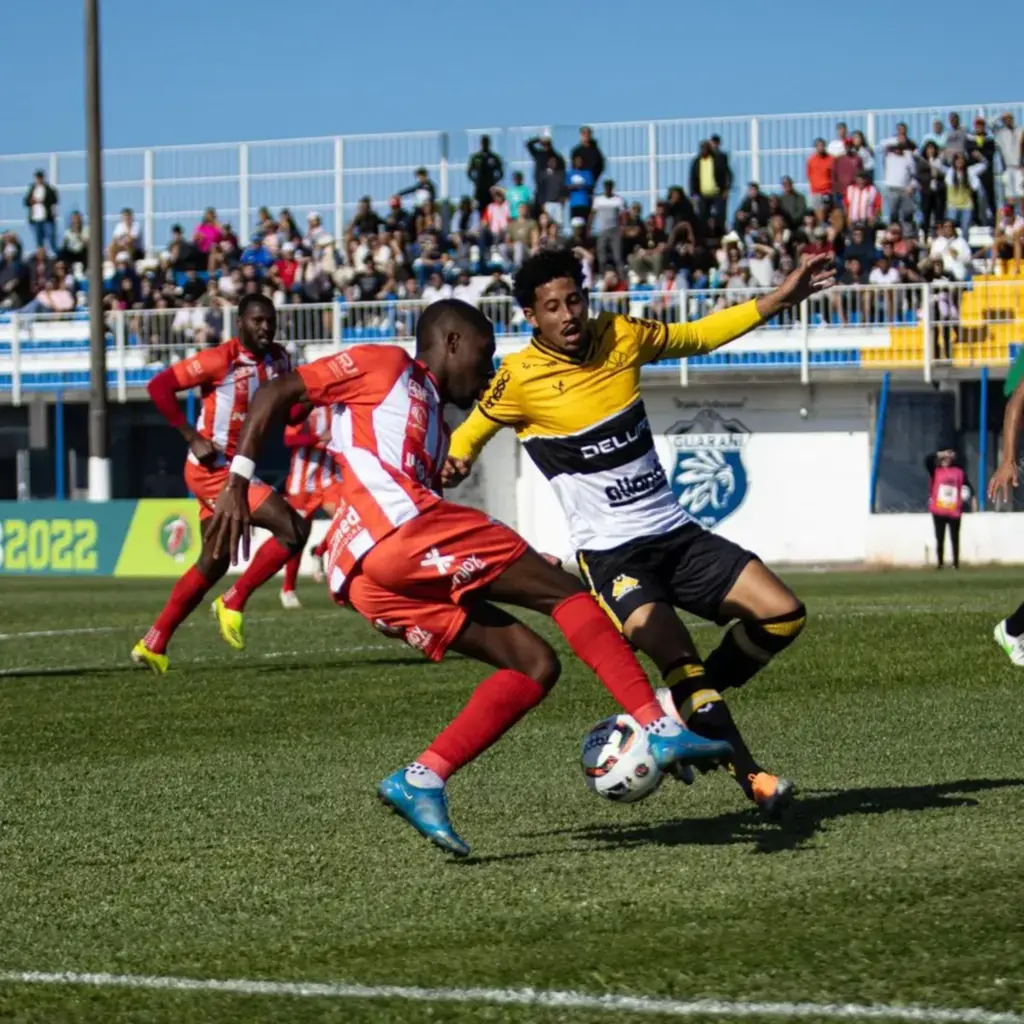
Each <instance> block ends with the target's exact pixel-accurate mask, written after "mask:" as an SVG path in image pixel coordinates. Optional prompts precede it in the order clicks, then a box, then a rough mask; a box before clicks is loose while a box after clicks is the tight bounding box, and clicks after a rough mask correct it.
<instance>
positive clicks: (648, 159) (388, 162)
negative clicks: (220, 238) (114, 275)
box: [0, 101, 1024, 253]
mask: <svg viewBox="0 0 1024 1024" xmlns="http://www.w3.org/2000/svg"><path fill="white" fill-rule="evenodd" d="M949 110H957V111H959V113H960V114H961V117H962V119H963V121H964V123H965V124H967V123H969V122H970V120H971V119H972V118H973V117H974V116H975V115H977V114H979V113H980V114H982V115H983V116H985V117H986V118H989V119H991V118H994V117H998V116H999V115H1000V114H1002V113H1003V112H1004V111H1010V112H1011V113H1013V114H1014V116H1015V117H1016V119H1017V122H1018V123H1020V122H1021V121H1024V102H1022V101H1015V102H1011V103H965V104H960V105H954V106H952V107H918V108H914V109H904V110H899V109H894V110H839V111H831V112H824V113H813V114H772V115H767V116H758V117H722V118H684V119H677V120H665V121H634V122H594V123H593V124H592V127H593V129H594V135H595V138H596V139H597V142H598V144H599V145H600V146H601V149H602V151H603V152H604V154H605V157H606V160H607V170H606V175H607V176H608V177H611V178H614V180H615V181H616V183H617V185H618V189H619V191H620V192H621V194H622V195H623V197H624V198H626V199H627V200H634V199H635V200H639V201H640V202H642V203H643V204H644V205H645V206H646V207H647V208H648V209H650V208H651V207H652V206H653V205H654V203H655V201H656V200H657V198H658V197H659V196H662V195H664V194H665V192H666V190H667V188H668V187H669V186H671V185H681V186H682V187H683V188H687V187H688V181H689V168H690V163H691V161H692V160H693V158H694V156H695V155H696V154H697V151H698V147H699V145H700V141H701V140H702V139H705V138H707V137H708V136H709V135H711V134H714V133H717V134H718V135H720V136H721V138H722V145H723V148H724V149H725V150H726V151H727V152H728V153H729V156H730V160H731V163H732V167H733V171H734V174H735V179H736V186H737V189H736V191H737V192H741V191H742V188H743V186H744V185H745V183H746V182H748V181H759V182H760V183H761V184H762V186H764V187H766V188H777V187H778V185H779V183H780V181H781V179H782V177H783V176H784V175H787V174H788V175H790V176H791V177H792V178H793V179H794V181H796V182H798V183H803V182H804V174H805V163H806V159H807V157H808V155H809V154H810V152H811V149H812V144H813V141H814V139H815V138H816V137H818V136H821V137H823V138H826V139H829V138H832V137H833V135H834V133H835V126H836V122H837V121H845V122H846V124H847V125H848V126H849V128H850V130H851V131H853V130H856V129H860V130H861V131H863V132H864V134H865V137H866V138H867V140H868V142H869V144H872V145H874V144H875V143H877V142H878V141H879V140H881V139H883V138H886V137H887V136H890V135H892V134H894V133H895V127H896V123H897V122H898V121H905V122H906V123H907V125H908V128H909V131H910V135H911V137H912V138H916V139H920V138H921V137H922V136H923V135H925V134H926V133H927V132H928V131H929V130H930V127H931V122H932V120H933V119H935V118H939V119H942V120H945V118H946V116H947V112H948V111H949ZM543 132H546V133H549V134H550V135H551V136H552V138H553V141H554V144H555V148H556V149H558V150H559V151H560V152H561V153H563V154H564V155H565V156H566V157H568V154H569V152H570V150H571V149H572V147H573V146H574V145H575V144H576V142H577V128H576V127H575V126H559V125H553V126H552V125H538V126H533V127H518V128H498V127H492V128H478V129H477V128H474V129H467V130H461V131H455V132H443V131H429V132H404V133H398V134H389V135H337V136H329V137H324V138H316V139H287V140H278V141H263V142H241V143H215V144H210V145H195V146H162V147H153V148H149V149H145V148H139V149H108V150H105V151H104V155H103V159H104V171H103V173H104V190H105V210H106V211H107V212H106V224H105V225H104V227H105V233H106V235H107V236H109V233H110V231H111V230H112V228H113V226H114V225H115V224H116V222H117V220H118V216H119V211H120V210H121V208H122V207H131V208H132V209H133V210H134V211H135V214H136V218H137V220H138V221H139V223H140V224H141V227H142V231H143V243H144V245H145V247H146V249H147V250H148V251H149V252H151V253H152V252H155V251H158V250H159V249H161V248H163V247H164V246H165V245H166V243H167V239H168V237H169V235H170V228H171V225H172V224H175V223H179V222H180V223H181V224H182V226H183V227H184V228H185V231H186V234H189V235H190V234H191V229H192V225H193V224H194V223H195V222H197V221H198V220H199V218H200V217H201V215H202V212H203V210H204V209H205V208H206V207H207V206H213V207H215V208H216V210H217V212H218V214H219V215H220V217H221V220H222V221H226V222H230V223H231V224H232V225H233V226H234V228H235V230H236V231H237V232H238V234H239V236H240V237H242V238H244V237H245V236H246V235H247V234H248V232H249V231H250V230H251V228H252V226H253V225H254V223H255V214H256V211H257V210H258V209H259V208H260V207H261V206H268V207H270V208H271V209H273V210H280V209H281V208H282V207H288V208H289V209H290V210H291V211H292V213H293V214H295V215H296V217H297V219H298V220H299V222H300V224H301V222H302V218H304V217H305V215H306V214H307V213H309V212H312V211H314V210H315V211H317V212H319V213H320V214H321V216H322V218H323V221H324V224H325V226H327V227H328V229H329V230H332V231H333V232H334V234H335V235H340V234H341V232H342V230H343V227H344V225H345V224H347V223H348V221H349V220H350V219H351V217H352V214H353V212H354V209H355V206H356V203H357V202H358V201H359V199H360V198H361V197H362V196H363V195H369V196H371V197H372V198H373V200H374V201H375V202H376V203H378V204H381V205H382V204H383V203H384V202H386V200H387V199H388V197H389V196H391V195H392V194H393V193H395V192H396V191H398V190H400V189H402V188H405V187H407V186H409V185H412V184H413V180H414V172H415V170H416V169H417V168H418V167H421V166H422V167H425V168H426V169H427V171H428V172H429V174H430V176H431V178H432V180H433V181H434V182H435V183H436V184H437V186H438V190H439V194H440V196H442V197H449V196H451V197H457V196H460V195H466V194H472V191H473V189H472V186H471V184H470V182H469V180H468V178H467V177H466V164H467V162H468V160H469V156H470V154H471V153H472V152H474V151H475V150H476V149H477V148H478V144H479V137H480V135H481V133H487V134H489V135H490V136H491V138H492V141H493V148H494V150H495V151H496V152H498V153H499V154H500V155H501V156H502V157H503V158H504V160H505V164H506V178H505V180H506V182H508V181H509V180H510V178H511V173H512V171H513V170H521V171H523V172H524V174H525V176H526V180H527V181H528V182H532V170H533V165H532V160H531V158H530V157H529V155H528V154H527V152H526V148H525V144H526V142H527V140H528V139H529V138H531V137H532V136H535V135H538V134H541V133H543ZM36 169H41V170H43V171H44V172H45V173H46V174H47V176H48V178H49V180H50V181H51V182H52V183H53V184H54V185H55V186H56V187H57V189H58V191H59V193H60V212H61V222H62V224H63V223H64V222H65V221H66V219H67V215H68V214H69V213H70V212H71V211H72V210H73V209H79V210H85V209H86V206H87V203H86V173H85V153H82V152H66V153H28V154H21V155H11V156H0V227H3V228H5V229H7V228H14V229H16V230H21V231H24V229H25V220H26V210H25V207H24V205H23V203H24V197H25V194H26V192H27V190H28V186H29V183H30V181H31V179H32V174H33V172H34V171H35V170H36ZM800 187H805V185H804V184H801V185H800ZM59 234H60V231H58V235H59Z"/></svg>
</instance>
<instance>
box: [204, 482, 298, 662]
mask: <svg viewBox="0 0 1024 1024" xmlns="http://www.w3.org/2000/svg"><path fill="white" fill-rule="evenodd" d="M254 484H256V481H253V483H252V484H250V489H249V502H250V515H251V520H252V524H253V525H254V526H256V527H259V528H261V529H264V530H267V531H269V533H270V534H271V536H270V537H268V538H267V540H266V541H264V542H263V544H261V545H260V547H259V548H258V549H257V551H256V553H255V554H254V555H253V557H252V559H251V561H250V562H249V565H248V566H247V567H246V569H245V572H243V573H242V575H241V576H239V578H238V579H237V580H235V582H234V583H232V584H231V586H230V587H228V589H227V590H226V591H225V592H224V594H223V596H221V597H218V598H217V600H216V601H214V603H213V611H214V614H215V615H216V618H217V623H218V625H219V626H220V632H221V636H222V637H223V638H224V640H225V641H226V642H227V643H228V644H229V645H230V646H231V647H234V648H235V650H239V651H240V650H242V649H243V648H244V647H245V633H244V627H243V620H242V612H243V610H244V608H245V603H246V602H247V601H248V600H249V597H250V596H251V595H252V593H253V592H254V591H255V590H257V589H258V588H259V587H261V586H263V584H264V583H266V582H267V580H269V579H271V578H272V577H274V576H276V575H277V574H278V573H279V572H280V571H281V570H282V569H283V568H284V566H285V565H286V564H287V562H288V560H289V559H290V558H291V557H292V556H293V555H294V554H295V553H296V552H301V551H302V549H303V548H304V547H305V546H306V540H307V539H308V538H309V523H308V522H307V521H306V520H305V519H303V518H302V516H300V515H299V514H298V512H296V511H295V509H293V508H292V507H291V505H289V504H288V502H287V501H285V499H284V498H283V497H281V495H280V494H278V493H277V492H276V491H274V490H272V489H271V488H269V487H268V486H267V485H266V484H262V483H261V484H259V485H258V487H254V486H253V485H254Z"/></svg>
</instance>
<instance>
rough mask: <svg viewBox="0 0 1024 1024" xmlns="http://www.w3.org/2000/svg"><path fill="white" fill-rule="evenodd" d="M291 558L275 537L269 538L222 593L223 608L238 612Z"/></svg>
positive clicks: (290, 553) (289, 553) (289, 552)
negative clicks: (254, 592)
mask: <svg viewBox="0 0 1024 1024" xmlns="http://www.w3.org/2000/svg"><path fill="white" fill-rule="evenodd" d="M291 557H292V552H291V551H289V550H288V549H287V548H286V547H285V546H284V545H283V544H282V543H281V542H280V541H279V540H278V539H277V538H276V537H271V538H270V539H269V540H268V541H266V542H265V543H264V544H263V546H262V547H261V548H260V549H259V551H257V552H256V554H255V555H253V558H252V561H251V562H250V563H249V568H248V569H246V570H245V572H243V573H242V575H241V576H240V577H239V578H238V579H237V580H235V582H234V583H233V584H232V585H231V586H230V587H229V588H228V589H227V590H226V591H225V592H224V607H225V608H230V609H231V610H232V611H233V612H240V611H241V610H242V609H243V608H244V607H245V602H246V601H248V600H249V597H250V595H251V594H252V592H253V591H254V590H256V589H257V588H258V587H262V586H263V584H264V583H266V582H267V580H269V579H270V578H271V577H272V576H276V575H277V573H279V572H280V571H281V570H282V569H283V568H284V566H285V563H286V562H287V561H288V559H289V558H291Z"/></svg>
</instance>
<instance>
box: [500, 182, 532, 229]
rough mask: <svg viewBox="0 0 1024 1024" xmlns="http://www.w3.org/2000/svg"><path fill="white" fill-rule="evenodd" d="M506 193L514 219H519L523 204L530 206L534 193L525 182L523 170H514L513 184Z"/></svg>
mask: <svg viewBox="0 0 1024 1024" xmlns="http://www.w3.org/2000/svg"><path fill="white" fill-rule="evenodd" d="M506 194H507V196H508V205H509V209H510V210H511V211H512V219H513V220H516V219H518V217H519V209H520V207H522V206H523V205H526V206H527V207H528V206H529V205H530V203H531V202H533V193H532V192H530V186H529V185H527V184H525V183H524V182H523V172H522V171H513V172H512V184H511V185H510V186H509V188H508V192H507V193H506Z"/></svg>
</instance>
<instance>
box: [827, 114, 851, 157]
mask: <svg viewBox="0 0 1024 1024" xmlns="http://www.w3.org/2000/svg"><path fill="white" fill-rule="evenodd" d="M852 145H853V139H851V138H850V133H849V132H848V131H847V128H846V122H845V121H840V122H839V123H838V124H837V125H836V137H835V138H834V139H833V140H832V141H831V142H830V143H829V144H828V155H829V156H830V157H832V159H833V160H838V159H839V158H840V157H841V156H846V153H847V150H849V148H850V147H851V146H852Z"/></svg>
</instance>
